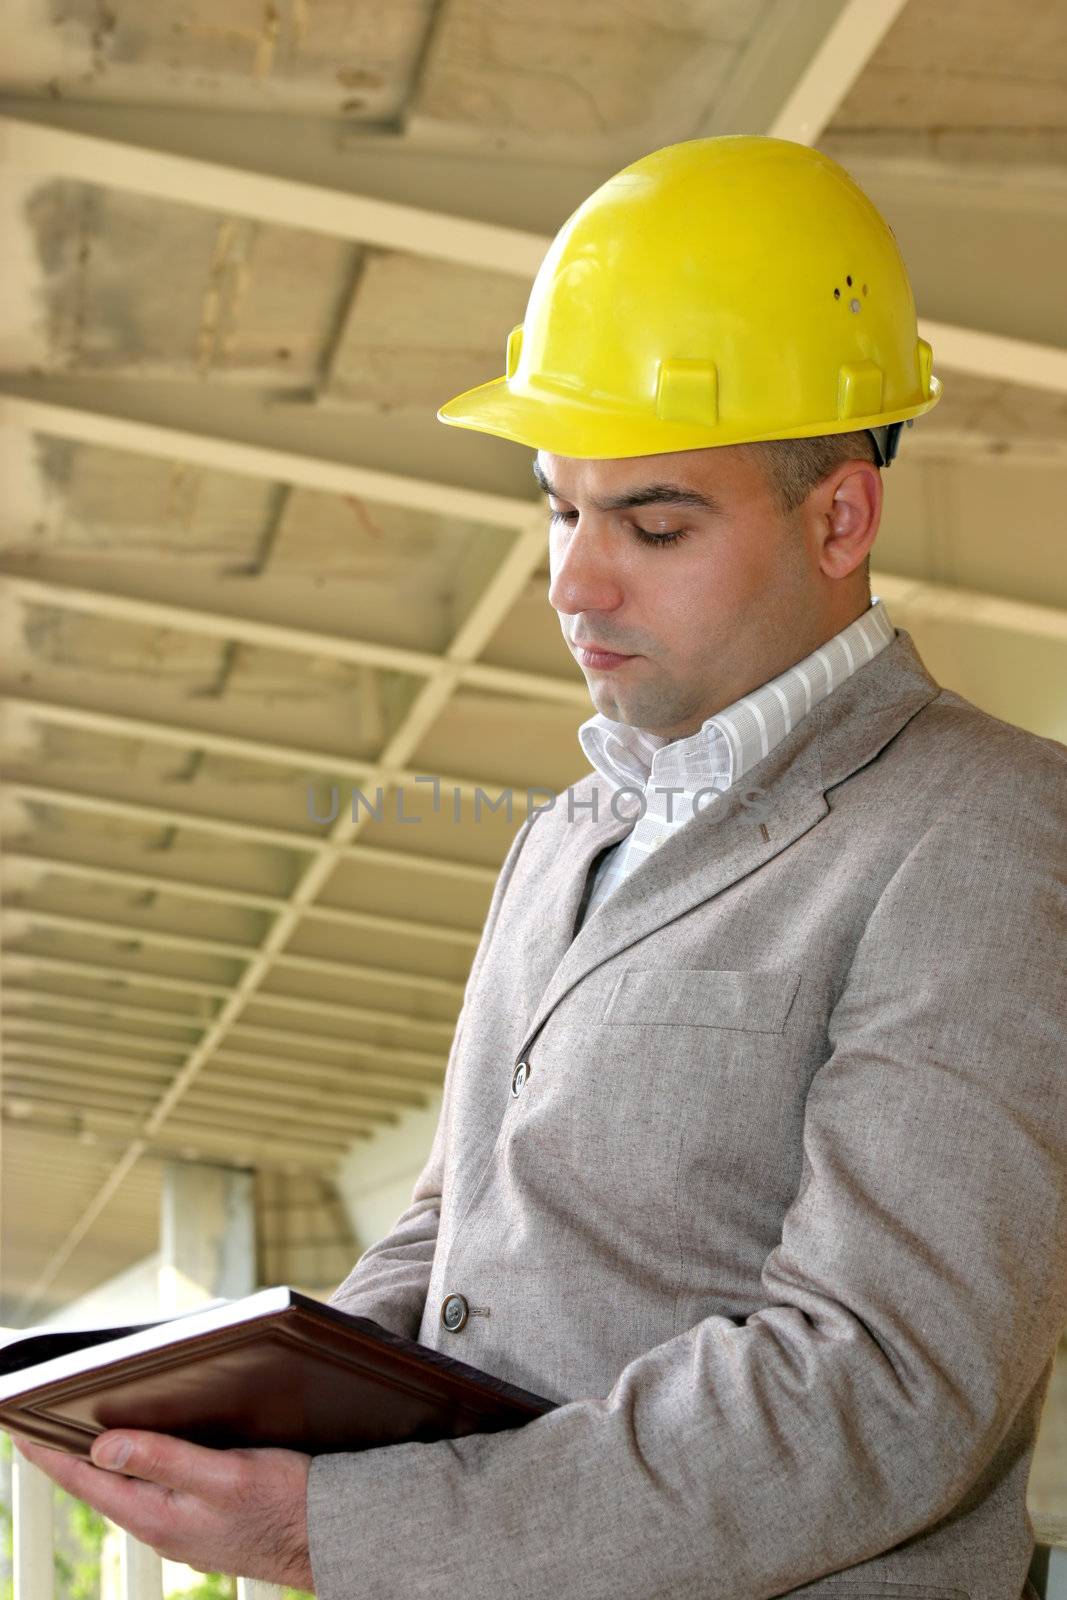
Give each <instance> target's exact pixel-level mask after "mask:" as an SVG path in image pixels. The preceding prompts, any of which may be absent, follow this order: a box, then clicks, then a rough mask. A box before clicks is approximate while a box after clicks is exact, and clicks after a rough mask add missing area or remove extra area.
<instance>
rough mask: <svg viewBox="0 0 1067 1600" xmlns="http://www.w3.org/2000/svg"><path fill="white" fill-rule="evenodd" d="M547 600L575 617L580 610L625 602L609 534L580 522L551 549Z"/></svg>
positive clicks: (608, 608)
mask: <svg viewBox="0 0 1067 1600" xmlns="http://www.w3.org/2000/svg"><path fill="white" fill-rule="evenodd" d="M550 564H551V570H552V580H551V582H550V584H549V587H548V603H549V605H550V606H552V607H553V608H554V609H555V610H556V611H559V612H563V613H565V614H566V615H568V616H573V615H574V614H575V613H577V612H579V611H614V610H615V608H616V606H618V605H620V604H621V602H622V586H621V583H620V582H619V575H618V571H617V567H616V562H615V557H614V553H613V551H612V547H611V540H610V537H609V536H608V535H607V534H606V533H605V532H599V531H597V530H596V529H595V528H593V527H592V526H591V525H590V524H583V523H582V520H581V519H580V518H579V520H578V522H577V523H576V524H575V525H574V526H573V527H572V528H571V529H569V530H568V531H567V533H566V534H565V536H564V540H563V541H561V542H560V545H559V547H558V549H557V550H554V551H553V552H552V559H551V563H550Z"/></svg>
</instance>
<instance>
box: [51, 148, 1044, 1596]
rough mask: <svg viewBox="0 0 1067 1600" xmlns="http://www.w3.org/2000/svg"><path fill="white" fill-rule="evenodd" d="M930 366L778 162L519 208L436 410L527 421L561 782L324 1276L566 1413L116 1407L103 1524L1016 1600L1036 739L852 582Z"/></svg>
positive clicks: (399, 1554) (498, 1577)
mask: <svg viewBox="0 0 1067 1600" xmlns="http://www.w3.org/2000/svg"><path fill="white" fill-rule="evenodd" d="M939 392H940V386H939V385H938V383H937V380H936V379H935V378H934V377H933V375H932V373H931V370H930V350H929V346H928V345H925V344H924V342H923V341H921V340H918V339H917V337H916V330H915V322H914V306H913V303H912V300H911V293H910V288H909V286H908V284H907V278H906V275H905V273H904V268H903V263H902V262H901V261H900V258H899V254H898V252H897V251H896V247H895V243H894V241H893V239H892V235H891V232H890V230H889V229H888V228H887V227H886V225H885V223H884V222H883V221H882V219H881V218H880V217H879V216H878V214H877V212H875V211H874V208H873V207H872V206H871V205H870V202H869V201H868V200H867V199H866V197H865V196H863V195H862V193H861V191H859V190H858V189H857V188H856V187H855V185H853V184H852V182H851V180H850V179H849V178H848V176H847V174H845V173H843V172H842V170H841V169H840V168H839V167H838V166H836V164H835V163H833V162H831V161H829V160H828V159H827V158H826V157H825V156H822V155H820V154H819V153H817V152H814V151H811V150H808V149H806V148H805V147H803V146H798V145H791V144H789V143H788V142H786V141H781V140H771V139H747V138H744V139H742V138H731V139H718V140H702V141H692V142H691V143H688V144H684V145H679V146H672V147H669V148H668V149H667V150H663V151H658V152H656V153H655V154H654V155H652V156H649V157H647V158H645V160H643V161H640V162H637V163H635V164H634V166H632V167H630V168H627V169H626V171H625V172H623V173H621V174H618V175H617V176H616V178H614V179H612V180H610V181H609V183H607V184H605V185H604V186H603V187H602V188H601V189H600V190H598V191H597V192H596V193H595V194H594V195H593V196H591V197H590V199H589V200H588V201H586V202H585V204H584V205H583V206H582V207H580V208H579V209H578V211H577V212H576V213H575V214H574V216H573V217H571V218H570V219H569V220H568V222H567V224H565V226H564V228H563V229H562V230H561V232H560V234H559V236H558V237H557V239H556V241H555V243H554V244H553V246H552V248H551V250H550V251H549V254H548V256H546V259H545V263H544V265H543V266H542V269H541V271H540V272H539V274H538V277H537V280H536V281H535V284H534V288H533V292H532V294H531V299H530V305H529V308H528V311H527V317H526V321H525V323H524V325H523V328H522V329H521V330H515V331H513V333H512V335H511V337H510V339H509V341H508V353H507V374H506V376H505V378H503V379H499V380H495V381H494V382H492V383H490V384H486V385H483V386H481V388H479V389H476V390H473V391H471V392H470V393H469V394H467V395H463V396H459V397H458V398H457V399H456V400H455V401H452V402H451V403H450V404H449V405H448V406H446V407H445V408H444V409H443V411H442V413H441V415H442V417H443V419H444V420H446V421H450V422H454V423H458V425H460V426H465V427H474V428H481V429H483V430H484V431H489V432H493V433H497V434H499V435H501V436H502V437H505V438H509V439H512V440H515V441H518V442H520V443H523V444H526V445H528V446H532V447H533V448H534V449H535V451H536V456H535V463H534V465H535V473H536V476H537V477H538V480H539V481H540V482H541V484H542V487H544V488H545V489H546V491H547V492H548V494H549V497H550V505H551V510H552V528H551V536H550V548H551V575H552V576H551V587H550V592H549V599H550V601H551V603H552V605H553V606H554V607H555V608H556V610H557V612H558V614H559V617H560V621H561V625H562V627H563V631H564V636H565V637H566V639H567V641H568V643H569V645H570V647H571V649H572V650H573V652H574V654H575V657H576V659H577V660H578V662H579V664H580V665H581V667H582V669H583V671H584V673H585V675H586V680H587V683H588V685H589V690H590V695H591V698H592V700H593V703H594V705H595V707H596V714H595V715H594V716H593V717H592V718H590V719H589V720H588V721H587V722H586V723H585V725H584V726H583V728H582V729H581V732H580V738H581V743H582V748H583V750H584V751H585V753H586V755H587V756H588V758H589V761H590V764H591V767H592V768H593V771H591V772H590V774H589V775H588V776H587V777H586V778H583V779H582V780H581V782H579V783H578V784H577V785H575V787H574V788H573V789H572V790H569V791H566V792H565V793H564V794H563V795H560V796H557V798H556V802H555V803H554V804H553V805H552V806H551V807H549V808H545V809H542V810H540V811H536V812H532V813H531V814H530V816H528V818H527V820H526V822H525V823H524V825H523V827H522V828H521V829H520V830H519V832H518V834H517V836H516V838H515V840H514V842H513V844H512V847H511V849H510V851H509V853H508V856H507V859H506V860H505V862H504V865H503V868H502V870H501V873H500V877H499V879H498V882H497V885H496V889H495V891H494V894H493V899H492V903H491V906H490V909H489V914H488V917H487V920H486V925H485V929H484V931H483V936H482V940H481V943H480V945H479V948H478V951H477V954H476V956H475V959H474V963H473V966H472V968H471V973H470V978H469V981H468V984H467V988H466V993H465V999H464V1005H463V1009H462V1012H461V1015H460V1020H459V1024H458V1027H457V1030H456V1036H455V1039H454V1042H453V1047H452V1052H451V1055H450V1060H449V1068H448V1074H447V1078H446V1086H445V1097H444V1103H443V1107H442V1112H441V1117H440V1121H439V1124H438V1128H437V1133H436V1137H435V1140H434V1144H433V1148H432V1150H431V1152H430V1155H429V1158H428V1161H427V1163H426V1166H425V1168H424V1170H423V1172H422V1174H421V1175H420V1177H419V1179H418V1181H417V1183H416V1185H415V1189H414V1192H413V1195H412V1202H411V1205H410V1206H409V1208H408V1209H407V1210H406V1211H405V1212H404V1214H403V1215H402V1216H401V1217H400V1218H399V1219H398V1221H397V1223H396V1225H395V1226H394V1228H393V1229H392V1230H391V1232H390V1233H389V1235H388V1236H387V1237H386V1238H385V1239H383V1240H381V1241H379V1242H378V1243H377V1244H375V1245H374V1246H373V1247H372V1248H371V1249H369V1250H368V1251H367V1252H366V1253H365V1254H364V1255H363V1257H362V1258H361V1260H360V1261H359V1262H358V1263H357V1265H356V1267H355V1269H354V1270H353V1272H352V1274H351V1275H350V1277H349V1279H348V1280H347V1281H346V1283H345V1284H343V1285H342V1286H341V1287H340V1289H339V1290H338V1291H337V1294H336V1295H335V1296H334V1300H335V1302H336V1303H337V1304H339V1305H342V1306H344V1307H346V1308H348V1309H350V1310H352V1311H354V1312H357V1313H360V1314H363V1315H368V1316H372V1317H375V1318H377V1320H378V1321H380V1322H381V1323H383V1324H384V1325H385V1326H387V1327H390V1328H392V1329H394V1330H395V1331H397V1332H401V1333H405V1334H408V1335H410V1336H412V1337H418V1338H420V1339H421V1340H422V1341H423V1342H424V1343H426V1344H430V1345H433V1346H434V1347H436V1348H438V1349H441V1350H445V1351H447V1352H449V1353H450V1354H453V1355H455V1356H457V1357H459V1358H461V1359H462V1360H464V1361H468V1362H471V1363H473V1364H474V1365H476V1366H480V1367H483V1368H485V1369H486V1370H489V1371H491V1372H494V1373H497V1374H498V1375H500V1376H501V1377H504V1378H507V1379H509V1380H511V1381H513V1382H517V1383H519V1384H521V1385H523V1386H525V1387H527V1388H529V1389H533V1390H535V1391H537V1392H540V1393H542V1394H545V1395H547V1396H549V1397H550V1398H552V1399H555V1400H557V1401H559V1402H560V1404H559V1406H558V1408H557V1409H556V1410H555V1411H553V1412H551V1413H549V1414H548V1415H546V1416H544V1417H540V1418H538V1419H537V1420H535V1421H534V1422H532V1423H529V1424H527V1425H526V1426H524V1427H522V1428H520V1429H517V1430H513V1431H512V1432H509V1433H503V1434H495V1435H475V1436H473V1437H468V1438H465V1439H460V1440H454V1441H442V1442H440V1443H436V1444H427V1445H424V1444H405V1445H398V1446H393V1447H391V1448H389V1449H381V1450H373V1451H367V1452H363V1453H342V1454H337V1455H330V1456H322V1457H318V1458H316V1459H315V1461H314V1462H312V1463H311V1464H310V1467H309V1465H308V1463H307V1461H306V1458H303V1457H299V1456H296V1455H294V1454H292V1453H290V1452H269V1451H259V1452H257V1451H253V1452H203V1451H194V1450H193V1448H192V1447H190V1446H184V1445H179V1444H177V1442H176V1441H171V1440H158V1439H155V1438H154V1437H153V1436H150V1435H134V1436H132V1439H133V1444H134V1453H133V1455H132V1457H131V1458H130V1460H129V1462H128V1463H127V1470H132V1471H134V1472H135V1473H136V1474H137V1476H138V1477H148V1478H149V1479H153V1480H155V1481H154V1482H152V1483H148V1484H146V1483H143V1482H138V1481H137V1478H132V1479H124V1480H121V1482H120V1483H118V1484H116V1485H115V1486H114V1488H115V1492H116V1499H115V1501H114V1502H113V1506H115V1507H117V1508H118V1509H119V1510H121V1511H123V1512H125V1513H126V1514H127V1515H129V1516H136V1515H138V1514H140V1512H141V1511H142V1510H143V1512H144V1515H145V1517H146V1518H147V1517H149V1513H150V1514H151V1520H148V1521H147V1522H145V1523H141V1524H138V1523H136V1522H135V1523H134V1524H133V1525H134V1527H135V1531H140V1530H142V1529H143V1528H145V1527H147V1528H148V1530H149V1533H155V1534H156V1535H157V1537H160V1538H165V1539H166V1540H167V1542H168V1546H169V1548H168V1553H176V1554H183V1555H184V1559H187V1560H188V1559H194V1560H195V1559H196V1557H197V1555H199V1557H200V1558H201V1560H203V1561H204V1564H211V1561H213V1562H214V1564H217V1565H221V1566H223V1567H224V1568H225V1569H226V1570H235V1566H236V1567H237V1568H238V1569H239V1570H242V1571H247V1572H249V1573H251V1574H252V1575H263V1576H273V1577H276V1578H285V1579H288V1581H290V1582H304V1583H307V1582H310V1581H312V1580H313V1581H314V1584H315V1586H316V1593H317V1594H318V1595H319V1597H320V1600H381V1597H385V1596H394V1595H395V1596H401V1595H403V1596H405V1597H411V1596H431V1595H433V1596H438V1595H444V1594H449V1593H453V1592H462V1593H463V1594H464V1596H465V1597H468V1600H490V1597H492V1600H496V1597H497V1596H500V1595H505V1594H507V1595H512V1594H513V1595H515V1596H522V1597H523V1600H547V1597H548V1596H553V1597H556V1596H565V1597H573V1600H601V1597H603V1600H607V1597H612V1600H668V1597H670V1600H688V1597H692V1600H712V1597H714V1600H763V1597H768V1596H772V1595H781V1594H786V1593H788V1594H794V1593H797V1594H800V1593H802V1594H804V1595H806V1596H810V1597H812V1600H816V1597H818V1600H822V1597H828V1596H831V1595H846V1596H853V1597H855V1600H862V1597H865V1596H875V1595H878V1596H902V1595H903V1596H914V1597H917V1600H918V1597H922V1600H938V1597H946V1600H947V1597H954V1600H1015V1597H1017V1596H1018V1595H1020V1594H1021V1593H1022V1592H1023V1587H1024V1582H1025V1579H1026V1572H1027V1566H1028V1563H1029V1559H1030V1555H1031V1551H1032V1545H1033V1540H1032V1535H1031V1529H1030V1525H1029V1522H1028V1520H1027V1517H1026V1511H1025V1490H1026V1480H1027V1475H1028V1471H1029V1465H1030V1460H1031V1456H1032V1451H1033V1444H1034V1435H1035V1431H1036V1426H1037V1421H1038V1418H1039V1415H1040V1409H1041V1404H1042V1401H1043V1398H1044V1395H1045V1391H1046V1387H1047V1383H1048V1379H1049V1376H1050V1373H1051V1366H1052V1359H1053V1353H1054V1348H1055V1344H1056V1340H1057V1336H1058V1334H1059V1331H1060V1329H1061V1327H1062V1325H1063V1323H1064V1320H1065V1317H1067V1229H1065V1216H1067V1071H1065V1067H1067V1062H1065V1054H1064V1045H1063V1037H1062V1034H1063V1029H1062V1023H1063V1018H1064V1013H1065V1011H1067V986H1065V978H1064V972H1063V964H1062V960H1061V956H1062V949H1061V942H1062V934H1063V928H1064V920H1065V898H1067V895H1065V885H1064V878H1063V855H1064V852H1063V844H1064V839H1065V836H1067V831H1065V830H1067V783H1065V781H1064V780H1065V778H1067V750H1065V749H1064V747H1063V746H1062V745H1059V744H1057V743H1055V742H1054V741H1051V740H1046V739H1040V738H1037V737H1035V736H1033V735H1030V734H1027V733H1025V732H1023V731H1022V730H1020V729H1017V728H1014V727H1012V726H1011V725H1010V724H1007V723H1004V722H1001V721H998V720H997V719H995V718H993V717H990V716H988V715H986V714H984V713H983V712H981V711H980V710H978V709H977V708H976V707H975V706H973V705H971V704H970V703H969V702H967V701H966V700H964V699H962V698H961V697H960V696H958V695H956V694H955V693H953V692H952V691H951V690H947V689H942V688H940V686H939V685H938V684H937V683H935V682H934V680H933V679H932V678H931V677H930V675H929V674H928V672H927V671H926V669H925V667H924V666H923V664H922V662H921V660H920V659H919V656H918V654H917V653H916V651H915V648H914V646H913V644H912V642H911V639H910V637H909V635H908V634H907V633H906V632H904V631H902V630H899V629H895V628H893V626H892V624H891V623H890V622H889V619H888V617H887V615H886V611H885V607H884V605H883V604H882V603H881V602H880V601H878V600H872V598H871V596H870V594H869V590H868V587H867V579H866V571H865V565H866V562H867V558H868V554H869V551H870V548H871V545H872V544H873V542H874V539H875V536H876V534H877V530H878V524H879V519H880V515H881V505H882V483H881V479H880V474H879V468H880V466H882V465H887V464H888V463H889V462H890V461H891V460H892V459H893V455H894V453H895V450H896V447H897V444H898V441H899V433H900V429H901V427H902V426H903V425H904V423H905V422H907V421H909V420H911V419H913V418H914V417H916V416H919V415H921V414H923V412H925V411H927V410H929V409H930V408H931V406H932V405H934V404H935V403H936V400H937V398H938V395H939ZM114 1441H115V1436H113V1435H109V1436H104V1438H103V1439H102V1440H100V1441H97V1444H96V1446H94V1456H97V1453H98V1452H99V1451H102V1450H103V1449H105V1448H106V1447H107V1446H108V1445H109V1444H111V1443H114ZM46 1454H47V1453H42V1452H34V1458H35V1459H39V1460H40V1459H43V1457H44V1455H46ZM98 1458H99V1457H98ZM49 1470H52V1468H51V1466H50V1468H49ZM65 1470H66V1471H67V1480H68V1482H69V1483H71V1485H72V1486H73V1487H74V1489H75V1492H77V1493H81V1494H83V1495H84V1497H85V1498H87V1499H90V1500H93V1503H95V1504H101V1503H102V1501H103V1500H105V1499H106V1494H107V1493H110V1492H111V1491H110V1490H105V1488H102V1487H101V1484H102V1483H103V1484H105V1485H106V1483H107V1479H106V1475H105V1474H103V1473H101V1472H99V1471H97V1470H96V1469H95V1468H91V1467H85V1466H81V1465H77V1466H71V1467H69V1468H66V1469H65ZM201 1471H203V1472H204V1473H205V1475H206V1478H207V1479H208V1480H209V1481H208V1482H207V1486H206V1487H205V1486H204V1484H201V1483H198V1479H197V1474H198V1473H199V1472H201ZM75 1473H80V1474H81V1475H82V1476H79V1477H76V1476H75ZM90 1474H91V1475H92V1476H91V1477H90V1476H89V1475H90ZM56 1476H57V1477H58V1476H59V1470H58V1468H57V1469H56ZM175 1478H177V1479H178V1480H179V1481H178V1482H177V1488H178V1491H179V1493H178V1495H177V1499H176V1501H170V1502H168V1501H167V1500H166V1498H165V1496H166V1489H165V1488H164V1489H163V1490H162V1491H161V1490H160V1488H159V1484H160V1483H162V1484H163V1485H164V1486H166V1485H168V1484H170V1483H172V1482H174V1480H175ZM305 1486H306V1511H307V1516H306V1527H305V1525H304V1521H303V1518H302V1515H301V1513H302V1511H303V1495H304V1490H305ZM90 1491H91V1492H90ZM119 1494H121V1495H124V1496H126V1499H125V1500H123V1501H121V1502H120V1501H119V1499H118V1498H117V1496H118V1495H119ZM94 1496H95V1497H96V1498H94ZM138 1497H141V1498H140V1499H139V1498H138ZM191 1497H192V1498H191ZM194 1505H198V1506H200V1507H201V1508H202V1510H201V1515H202V1517H203V1518H204V1520H205V1521H206V1522H210V1526H211V1538H210V1539H208V1538H206V1537H205V1538H202V1539H201V1542H200V1544H199V1545H198V1544H196V1541H195V1536H194V1531H193V1523H194V1521H195V1513H194V1510H193V1507H194ZM113 1506H109V1505H108V1504H106V1503H105V1504H103V1509H105V1510H108V1511H109V1514H112V1515H114V1514H115V1513H114V1509H113ZM242 1507H243V1508H244V1517H245V1521H244V1524H242V1511H241V1508H242ZM220 1508H221V1509H220ZM168 1519H169V1520H168ZM182 1519H184V1520H182ZM272 1519H273V1522H274V1523H275V1524H276V1525H277V1528H278V1531H277V1533H276V1534H275V1533H273V1532H272V1531H271V1525H272ZM119 1520H121V1518H120V1519H119ZM242 1526H244V1528H245V1530H246V1531H244V1532H242ZM249 1530H250V1531H249ZM142 1536H144V1534H143V1532H142ZM212 1540H213V1541H214V1542H212ZM152 1542H156V1541H155V1540H153V1541H152ZM190 1550H192V1551H193V1552H194V1554H193V1555H192V1556H190V1554H189V1553H188V1552H189V1551H190ZM207 1557H210V1558H211V1561H208V1560H207V1559H205V1558H207ZM223 1557H225V1559H223ZM242 1561H243V1562H245V1563H246V1564H245V1565H244V1566H240V1565H239V1563H240V1562H242Z"/></svg>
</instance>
